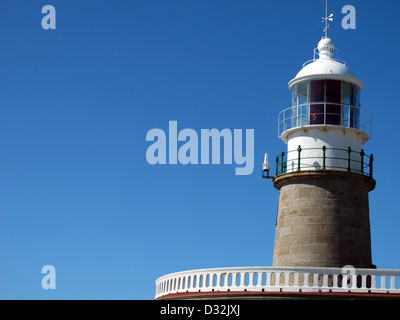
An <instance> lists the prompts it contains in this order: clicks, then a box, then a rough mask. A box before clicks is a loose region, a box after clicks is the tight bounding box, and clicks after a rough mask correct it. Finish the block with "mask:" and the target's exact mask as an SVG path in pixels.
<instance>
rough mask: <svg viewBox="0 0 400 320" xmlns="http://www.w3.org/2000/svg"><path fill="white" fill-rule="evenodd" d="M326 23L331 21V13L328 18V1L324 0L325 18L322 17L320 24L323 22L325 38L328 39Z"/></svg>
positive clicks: (327, 24) (327, 25)
mask: <svg viewBox="0 0 400 320" xmlns="http://www.w3.org/2000/svg"><path fill="white" fill-rule="evenodd" d="M328 21H333V13H331V14H330V15H329V16H328V0H326V2H325V17H322V23H324V22H325V28H324V33H325V38H328V29H329V23H328ZM331 30H332V28H331Z"/></svg>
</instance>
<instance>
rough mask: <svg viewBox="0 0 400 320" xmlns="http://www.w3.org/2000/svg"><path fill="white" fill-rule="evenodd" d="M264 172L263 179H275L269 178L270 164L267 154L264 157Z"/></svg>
mask: <svg viewBox="0 0 400 320" xmlns="http://www.w3.org/2000/svg"><path fill="white" fill-rule="evenodd" d="M262 166H263V170H262V177H263V178H266V179H273V177H270V176H269V169H270V167H269V163H268V153H266V154H265V156H264V162H263V164H262Z"/></svg>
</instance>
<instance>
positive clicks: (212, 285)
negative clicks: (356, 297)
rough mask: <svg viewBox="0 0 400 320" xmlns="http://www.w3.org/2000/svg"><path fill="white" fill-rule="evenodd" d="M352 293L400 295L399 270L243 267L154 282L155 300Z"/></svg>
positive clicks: (178, 275) (193, 272)
mask: <svg viewBox="0 0 400 320" xmlns="http://www.w3.org/2000/svg"><path fill="white" fill-rule="evenodd" d="M218 291H219V292H229V291H230V292H244V291H248V292H353V293H390V294H399V295H400V270H385V269H358V268H349V267H348V266H346V267H344V268H313V267H243V268H217V269H202V270H191V271H183V272H177V273H172V274H168V275H165V276H162V277H160V278H158V279H157V280H156V299H157V298H161V297H163V296H165V295H168V294H177V293H187V292H188V293H195V292H218Z"/></svg>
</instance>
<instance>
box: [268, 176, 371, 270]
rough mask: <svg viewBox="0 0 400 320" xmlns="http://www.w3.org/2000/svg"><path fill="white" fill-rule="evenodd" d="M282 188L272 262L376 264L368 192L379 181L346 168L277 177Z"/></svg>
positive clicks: (360, 266)
mask: <svg viewBox="0 0 400 320" xmlns="http://www.w3.org/2000/svg"><path fill="white" fill-rule="evenodd" d="M274 186H275V187H276V188H277V189H279V190H280V193H279V206H278V217H277V222H276V232H275V246H274V256H273V265H274V266H304V267H306V266H309V267H343V266H345V265H352V266H354V267H356V268H373V267H375V266H374V265H373V264H372V260H371V237H370V223H369V205H368V192H369V191H371V190H373V189H374V187H375V180H373V179H371V178H369V177H367V176H363V175H360V174H356V173H351V172H344V171H331V170H329V171H322V170H314V171H301V172H293V173H288V174H282V175H279V176H277V177H275V179H274Z"/></svg>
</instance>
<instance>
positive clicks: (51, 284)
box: [42, 264, 56, 290]
mask: <svg viewBox="0 0 400 320" xmlns="http://www.w3.org/2000/svg"><path fill="white" fill-rule="evenodd" d="M42 273H44V274H46V275H45V276H44V277H43V278H42V288H43V289H45V290H48V289H55V288H56V268H54V266H52V265H50V264H48V265H45V266H43V267H42Z"/></svg>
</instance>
